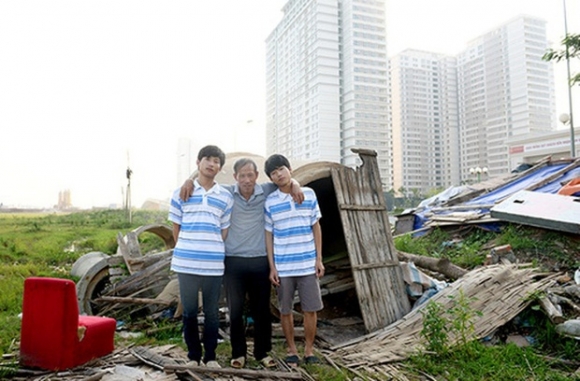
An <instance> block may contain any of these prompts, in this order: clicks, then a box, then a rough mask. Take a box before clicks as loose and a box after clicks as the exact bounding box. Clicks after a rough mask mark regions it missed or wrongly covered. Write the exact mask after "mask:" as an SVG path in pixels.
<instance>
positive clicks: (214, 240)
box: [169, 180, 234, 276]
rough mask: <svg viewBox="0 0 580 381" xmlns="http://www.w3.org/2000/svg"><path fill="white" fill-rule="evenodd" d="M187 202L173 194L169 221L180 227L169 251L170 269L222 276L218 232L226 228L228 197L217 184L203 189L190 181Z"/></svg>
mask: <svg viewBox="0 0 580 381" xmlns="http://www.w3.org/2000/svg"><path fill="white" fill-rule="evenodd" d="M193 186H194V189H193V194H192V195H191V196H190V197H189V199H188V200H187V201H182V200H180V198H179V189H177V190H176V191H175V192H173V196H172V197H171V205H170V206H169V220H170V221H171V222H174V223H176V224H179V225H181V228H180V230H179V236H178V238H177V243H176V244H175V248H174V249H173V258H172V259H171V270H173V271H175V272H177V273H185V274H195V275H207V276H221V275H223V273H224V257H225V246H224V241H223V240H222V230H223V229H227V228H228V227H229V226H230V217H231V213H232V206H233V204H234V201H233V198H232V195H231V193H230V192H228V191H227V190H225V189H224V188H223V187H222V186H220V185H219V184H218V183H215V184H214V185H213V187H212V188H211V189H209V190H207V191H206V190H205V189H204V188H203V187H202V186H200V185H199V183H198V181H197V180H195V181H194V184H193Z"/></svg>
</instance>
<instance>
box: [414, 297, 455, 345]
mask: <svg viewBox="0 0 580 381" xmlns="http://www.w3.org/2000/svg"><path fill="white" fill-rule="evenodd" d="M444 312H445V310H444V309H443V306H442V305H441V304H439V303H435V302H433V301H432V300H431V301H429V302H428V303H427V305H426V306H425V308H424V309H423V310H422V311H421V314H422V315H423V329H422V330H421V337H423V338H424V339H425V340H426V341H427V344H426V345H425V349H426V350H427V351H429V352H433V353H435V354H437V355H439V356H444V355H446V354H447V352H448V351H449V337H448V332H449V319H447V318H446V317H445V316H444Z"/></svg>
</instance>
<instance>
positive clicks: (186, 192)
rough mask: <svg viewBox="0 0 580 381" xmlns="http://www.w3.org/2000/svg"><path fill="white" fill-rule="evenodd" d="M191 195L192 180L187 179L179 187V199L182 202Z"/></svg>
mask: <svg viewBox="0 0 580 381" xmlns="http://www.w3.org/2000/svg"><path fill="white" fill-rule="evenodd" d="M192 193H193V180H192V179H187V180H185V182H184V183H183V185H182V186H181V190H180V191H179V198H180V199H181V200H182V201H187V199H189V197H190V196H191V194H192Z"/></svg>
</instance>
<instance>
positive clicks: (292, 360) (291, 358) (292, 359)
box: [284, 355, 300, 368]
mask: <svg viewBox="0 0 580 381" xmlns="http://www.w3.org/2000/svg"><path fill="white" fill-rule="evenodd" d="M284 362H285V363H286V364H288V366H289V367H291V368H296V367H297V366H298V364H300V358H299V357H298V356H297V355H288V356H286V358H285V359H284Z"/></svg>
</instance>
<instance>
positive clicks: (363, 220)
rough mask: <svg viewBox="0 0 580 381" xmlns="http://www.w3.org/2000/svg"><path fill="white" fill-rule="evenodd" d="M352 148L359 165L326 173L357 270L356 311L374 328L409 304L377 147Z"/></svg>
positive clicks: (393, 318)
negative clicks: (391, 225) (358, 158)
mask: <svg viewBox="0 0 580 381" xmlns="http://www.w3.org/2000/svg"><path fill="white" fill-rule="evenodd" d="M353 152H357V153H359V155H360V158H361V160H362V162H363V165H362V166H361V167H358V168H357V169H356V170H353V169H352V168H347V167H338V168H337V167H335V168H331V175H332V181H333V185H334V189H335V193H336V198H337V204H338V207H339V212H340V217H341V220H342V226H343V230H344V237H345V241H346V246H347V250H348V255H349V259H350V264H351V267H352V268H353V269H357V271H353V279H354V285H355V288H356V291H357V296H358V301H359V306H360V310H361V314H362V317H363V321H364V323H365V328H366V330H367V331H375V330H378V329H380V328H383V327H385V326H387V325H389V324H391V323H392V322H394V321H396V320H398V319H400V318H401V317H402V316H404V315H405V314H406V313H407V312H408V311H409V310H410V303H409V300H408V297H407V294H406V292H405V285H404V280H403V273H402V270H401V268H400V266H397V265H396V264H398V258H397V253H396V251H395V247H394V242H393V239H392V235H391V229H390V226H389V221H388V215H387V210H386V202H385V198H384V195H383V190H382V184H381V179H380V173H379V169H378V164H377V160H376V152H374V151H369V150H356V151H355V150H353ZM342 206H346V207H342ZM377 264H381V265H380V266H377ZM384 264H393V266H385V265H384Z"/></svg>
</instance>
